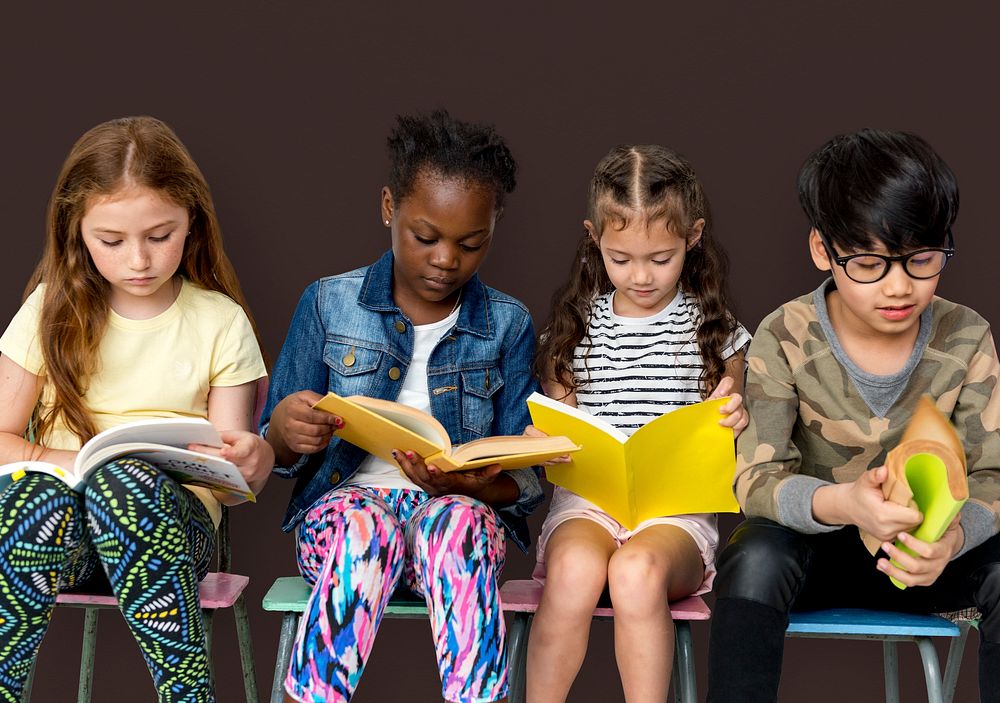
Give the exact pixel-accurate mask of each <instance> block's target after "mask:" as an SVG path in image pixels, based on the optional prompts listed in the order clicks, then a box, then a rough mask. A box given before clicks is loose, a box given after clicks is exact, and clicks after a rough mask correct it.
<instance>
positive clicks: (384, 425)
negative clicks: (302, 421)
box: [313, 392, 579, 472]
mask: <svg viewBox="0 0 1000 703" xmlns="http://www.w3.org/2000/svg"><path fill="white" fill-rule="evenodd" d="M313 408H315V409H316V410H323V411H325V412H328V413H331V414H333V415H337V416H338V417H341V418H343V420H344V426H343V427H342V428H340V429H338V430H337V431H336V432H335V433H334V435H335V436H336V437H339V438H340V439H342V440H344V441H346V442H350V443H351V444H353V445H355V446H358V447H361V448H362V449H364V450H365V451H366V452H368V453H369V454H372V455H374V456H377V457H378V458H380V459H382V460H383V461H386V462H388V463H390V464H395V463H396V460H395V459H394V458H393V457H392V452H393V450H398V451H403V452H406V451H412V452H414V453H416V454H417V455H418V456H420V457H422V458H423V460H424V462H425V463H427V464H433V465H434V466H436V467H437V468H439V469H440V470H442V471H444V472H449V471H463V470H466V469H475V468H480V467H483V466H489V465H491V464H500V466H501V467H502V468H504V469H523V468H526V467H528V466H534V465H536V464H541V463H542V462H543V461H546V460H548V459H553V458H555V457H557V456H561V455H563V454H568V453H570V452H575V451H576V450H577V449H579V447H578V446H577V445H576V444H574V443H573V442H571V441H570V440H569V439H567V438H566V437H558V436H556V437H525V436H523V435H509V436H498V437H484V438H483V439H477V440H474V441H472V442H466V443H465V444H461V445H458V446H454V447H453V446H452V443H451V439H450V438H449V437H448V431H447V430H445V428H444V426H443V425H442V424H441V423H440V422H438V421H437V420H436V419H435V418H434V417H433V416H432V415H430V414H429V413H426V412H424V411H422V410H417V409H416V408H413V407H410V406H409V405H404V404H402V403H396V402H394V401H391V400H382V399H380V398H368V397H366V396H361V395H352V396H350V397H349V398H343V397H341V396H339V395H337V394H336V393H333V392H330V393H327V394H326V395H325V396H324V397H323V398H320V400H319V401H317V402H316V403H315V404H314V405H313Z"/></svg>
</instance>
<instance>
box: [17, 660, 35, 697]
mask: <svg viewBox="0 0 1000 703" xmlns="http://www.w3.org/2000/svg"><path fill="white" fill-rule="evenodd" d="M37 663H38V655H37V654H36V655H35V658H34V659H32V660H31V668H30V669H28V678H27V680H25V682H24V688H23V689H22V690H21V703H28V701H30V700H31V684H32V683H33V682H34V680H35V664H37Z"/></svg>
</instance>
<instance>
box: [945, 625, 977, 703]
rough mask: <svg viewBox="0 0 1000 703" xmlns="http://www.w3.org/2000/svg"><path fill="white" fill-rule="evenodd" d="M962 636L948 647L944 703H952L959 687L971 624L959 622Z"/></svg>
mask: <svg viewBox="0 0 1000 703" xmlns="http://www.w3.org/2000/svg"><path fill="white" fill-rule="evenodd" d="M956 624H957V625H958V629H959V631H960V634H959V635H958V637H956V638H954V639H953V640H952V641H951V644H950V645H949V646H948V662H947V663H946V664H945V665H944V691H943V692H942V695H943V696H944V703H951V702H952V700H954V698H955V689H956V688H957V687H958V672H959V670H960V669H961V668H962V655H963V654H965V641H966V640H967V639H968V637H969V629H970V628H971V623H969V622H968V621H964V622H958V623H956Z"/></svg>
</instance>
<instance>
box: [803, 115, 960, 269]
mask: <svg viewBox="0 0 1000 703" xmlns="http://www.w3.org/2000/svg"><path fill="white" fill-rule="evenodd" d="M799 202H800V203H801V204H802V208H803V210H805V212H806V216H807V217H808V218H809V223H810V224H811V225H812V227H814V228H815V229H817V230H819V231H820V233H821V234H823V235H825V236H826V237H827V239H829V240H830V242H832V243H834V244H836V245H837V246H839V247H840V248H841V249H842V250H843V251H844V252H857V251H866V250H870V249H871V248H872V245H873V244H875V243H877V242H881V243H882V244H884V245H885V248H886V249H887V250H888V251H889V252H890V253H893V254H898V253H900V252H902V251H905V250H908V249H919V248H924V247H940V246H943V245H944V243H945V241H946V239H947V236H948V233H949V231H950V230H951V226H952V224H953V223H954V222H955V218H956V217H957V215H958V182H957V181H956V180H955V174H954V173H952V171H951V169H950V168H949V167H948V164H946V163H945V162H944V160H943V159H942V158H941V157H940V156H938V154H937V153H936V152H935V151H934V149H932V148H931V146H930V144H928V143H927V142H926V141H924V140H923V139H921V138H920V137H918V136H916V135H915V134H908V133H906V132H889V131H880V130H875V129H865V130H862V131H860V132H857V133H855V134H842V135H840V136H837V137H834V138H833V139H831V140H830V141H829V142H827V143H826V144H825V145H824V146H823V147H822V148H821V149H819V151H817V152H816V153H814V154H813V155H812V156H810V157H809V158H808V159H807V160H806V162H805V164H804V165H803V166H802V170H801V171H800V172H799Z"/></svg>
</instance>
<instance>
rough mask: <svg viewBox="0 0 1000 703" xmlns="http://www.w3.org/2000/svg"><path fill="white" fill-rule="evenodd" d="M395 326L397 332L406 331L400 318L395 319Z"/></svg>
mask: <svg viewBox="0 0 1000 703" xmlns="http://www.w3.org/2000/svg"><path fill="white" fill-rule="evenodd" d="M395 327H396V331H397V332H405V331H406V325H405V324H403V321H402V320H396V325H395Z"/></svg>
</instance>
